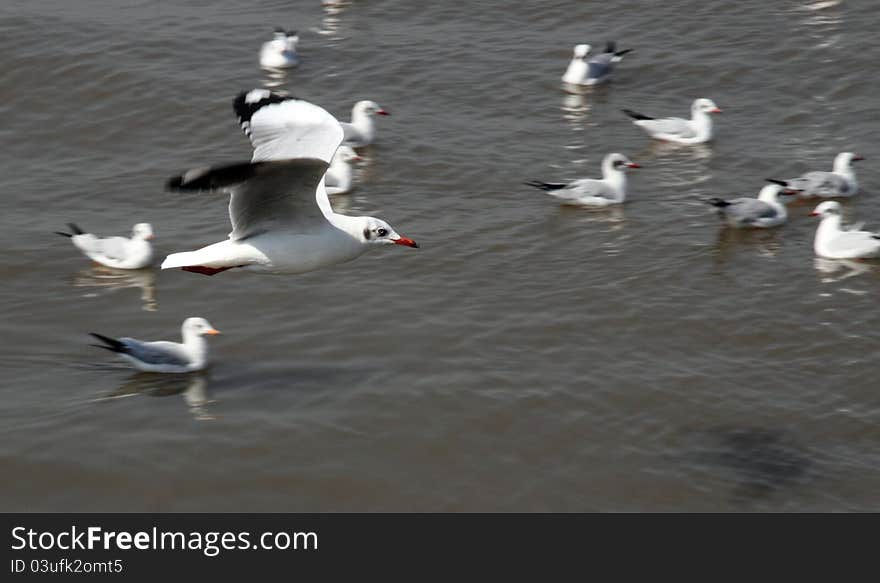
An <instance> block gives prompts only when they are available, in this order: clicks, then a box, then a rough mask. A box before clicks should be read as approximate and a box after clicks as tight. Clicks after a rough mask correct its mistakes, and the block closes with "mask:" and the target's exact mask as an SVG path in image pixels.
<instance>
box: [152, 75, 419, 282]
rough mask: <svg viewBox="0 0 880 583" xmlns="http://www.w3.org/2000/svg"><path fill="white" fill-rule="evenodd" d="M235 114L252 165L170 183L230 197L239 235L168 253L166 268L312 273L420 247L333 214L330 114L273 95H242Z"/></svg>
mask: <svg viewBox="0 0 880 583" xmlns="http://www.w3.org/2000/svg"><path fill="white" fill-rule="evenodd" d="M233 109H234V110H235V113H236V114H237V116H238V120H239V122H240V123H241V127H242V129H243V130H244V131H245V133H246V134H247V135H248V137H250V140H251V143H252V144H253V146H254V155H253V158H252V160H251V162H244V163H239V164H230V165H225V166H216V167H205V168H196V169H194V170H190V171H188V172H186V173H184V174H182V175H180V176H175V177H173V178H171V179H170V180H169V181H168V184H167V186H168V188H169V190H172V191H216V190H224V191H227V192H229V193H230V194H231V197H230V200H229V219H230V222H231V223H232V232H231V233H229V237H228V239H226V240H224V241H220V242H219V243H214V244H213V245H208V246H207V247H203V248H201V249H198V250H196V251H186V252H183V253H173V254H171V255H169V256H168V257H166V258H165V261H164V262H162V269H169V268H174V267H179V268H182V269H183V270H185V271H192V272H196V273H202V274H205V275H214V274H216V273H220V272H221V271H225V270H227V269H232V268H236V267H238V268H243V269H245V270H247V271H253V272H261V273H275V274H289V273H305V272H307V271H314V270H316V269H320V268H322V267H326V266H328V265H333V264H335V263H343V262H346V261H351V260H352V259H355V258H357V257H359V256H360V255H361V254H363V253H364V252H365V251H367V249H369V248H371V247H375V246H380V245H404V246H407V247H418V245H417V244H416V242H415V241H413V240H412V239H408V238H406V237H402V236H400V235H399V234H397V232H396V231H395V230H394V229H393V228H392V227H391V225H389V224H388V223H386V222H385V221H383V220H381V219H377V218H374V217H364V216H362V217H352V216H347V215H342V214H338V213H335V212H333V209H332V208H331V207H330V201H329V199H328V198H327V191H326V188H325V185H324V173H325V172H326V171H327V167H328V164H329V163H330V160H331V159H332V158H333V155H334V153H335V152H336V149H337V148H338V147H339V145H340V143H341V142H342V138H343V130H342V126H341V125H340V124H339V122H338V121H337V120H336V118H334V117H333V116H332V115H330V114H329V113H328V112H327V111H326V110H324V109H323V108H321V107H318V106H317V105H314V104H312V103H309V102H308V101H304V100H302V99H297V98H295V97H290V96H286V95H281V94H278V93H274V92H271V91H269V90H267V89H254V90H252V91H249V92H242V93H241V94H239V95H238V97H236V98H235V101H234V102H233Z"/></svg>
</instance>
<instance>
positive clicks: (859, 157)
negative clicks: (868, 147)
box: [852, 154, 865, 162]
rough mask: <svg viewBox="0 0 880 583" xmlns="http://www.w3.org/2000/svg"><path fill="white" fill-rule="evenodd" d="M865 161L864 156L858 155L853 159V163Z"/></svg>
mask: <svg viewBox="0 0 880 583" xmlns="http://www.w3.org/2000/svg"><path fill="white" fill-rule="evenodd" d="M864 159H865V157H864V156H859V155H858V154H856V155H855V156H853V157H852V161H853V162H858V161H859V160H864Z"/></svg>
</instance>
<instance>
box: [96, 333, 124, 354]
mask: <svg viewBox="0 0 880 583" xmlns="http://www.w3.org/2000/svg"><path fill="white" fill-rule="evenodd" d="M89 336H93V337H95V338H97V339H98V340H100V341H101V342H103V343H104V344H105V345H106V346H104V345H101V346H99V345H97V344H90V346H96V347H98V348H106V349H107V350H110V351H112V352H125V344H123V343H122V342H120V341H119V340H116V339H115V338H110V337H109V336H104V335H103V334H98V333H97V332H89Z"/></svg>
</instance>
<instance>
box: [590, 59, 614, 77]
mask: <svg viewBox="0 0 880 583" xmlns="http://www.w3.org/2000/svg"><path fill="white" fill-rule="evenodd" d="M613 58H614V53H601V54H599V55H596V56H595V57H593V58H592V59H590V61H589V62H588V63H587V77H590V78H592V79H599V78H601V77H605V76H606V75H610V74H611V71H612V69H613V68H614V65H613V61H612V59H613Z"/></svg>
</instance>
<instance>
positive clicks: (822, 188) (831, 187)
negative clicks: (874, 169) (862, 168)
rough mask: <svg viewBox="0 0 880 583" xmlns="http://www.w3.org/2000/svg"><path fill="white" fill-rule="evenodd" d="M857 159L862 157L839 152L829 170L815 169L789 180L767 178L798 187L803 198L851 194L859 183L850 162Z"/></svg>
mask: <svg viewBox="0 0 880 583" xmlns="http://www.w3.org/2000/svg"><path fill="white" fill-rule="evenodd" d="M859 160H864V158H863V157H862V156H859V155H858V154H855V153H853V152H841V153H840V154H838V155H837V156H836V157H835V158H834V167H833V168H832V170H831V172H824V171H820V170H816V171H813V172H807V173H806V174H802V175H801V176H798V177H797V178H792V179H791V180H776V179H774V178H768V179H767V180H768V181H769V182H774V183H776V184H780V183H782V182H786V183H788V184H790V185H792V187H794V188H797V189H799V190H800V191H801V197H803V198H808V197H817V196H818V197H821V198H833V197H838V196H840V197H842V196H853V195H854V194H856V193H858V192H859V183H858V182H857V181H856V173H855V171H854V170H853V167H852V163H853V162H858V161H859Z"/></svg>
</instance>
